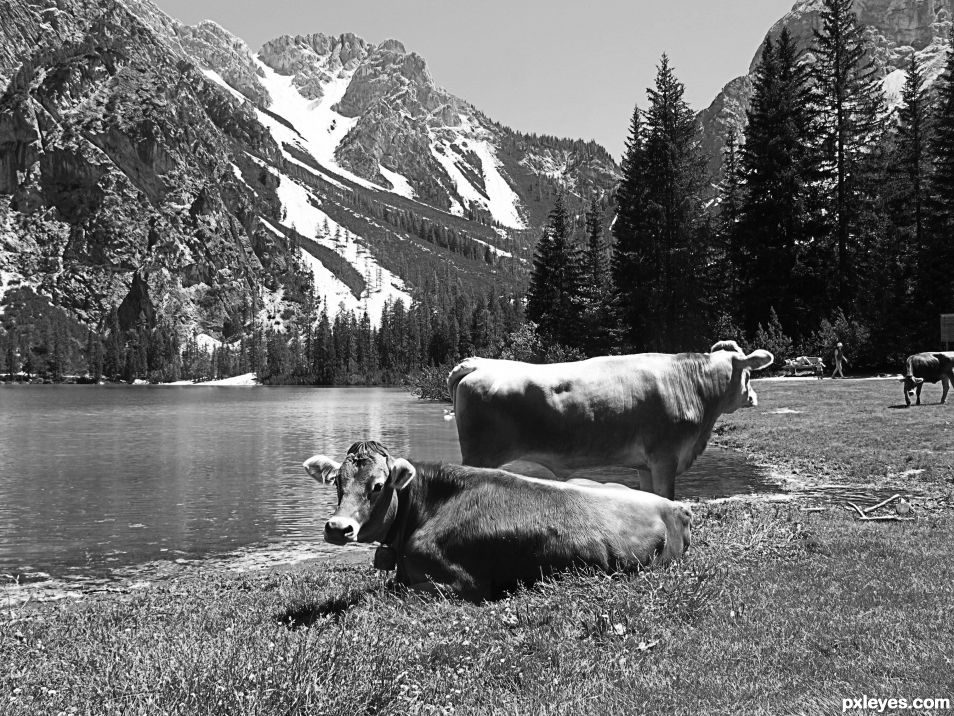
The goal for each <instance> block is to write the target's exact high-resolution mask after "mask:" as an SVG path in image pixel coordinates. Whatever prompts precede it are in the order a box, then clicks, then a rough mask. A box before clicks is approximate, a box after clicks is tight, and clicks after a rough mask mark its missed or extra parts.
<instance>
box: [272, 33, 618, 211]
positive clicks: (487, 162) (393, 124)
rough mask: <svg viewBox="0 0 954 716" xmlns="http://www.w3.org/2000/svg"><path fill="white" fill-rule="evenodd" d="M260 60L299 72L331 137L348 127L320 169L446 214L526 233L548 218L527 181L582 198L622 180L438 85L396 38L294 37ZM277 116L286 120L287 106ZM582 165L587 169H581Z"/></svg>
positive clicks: (608, 162)
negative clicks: (333, 169)
mask: <svg viewBox="0 0 954 716" xmlns="http://www.w3.org/2000/svg"><path fill="white" fill-rule="evenodd" d="M259 57H260V59H261V61H262V62H263V63H264V64H265V65H267V66H268V67H269V68H271V69H272V70H274V71H275V72H276V73H278V74H279V75H290V76H291V77H292V85H293V86H294V87H295V88H296V89H297V90H298V92H299V93H300V94H301V95H302V96H303V97H305V98H307V99H309V100H314V101H318V102H324V103H325V106H324V107H323V109H324V110H327V111H325V112H323V113H322V112H316V113H315V116H316V117H317V116H320V117H321V121H323V122H326V123H327V124H328V126H327V127H326V128H325V129H327V130H328V132H327V134H330V135H335V133H336V132H337V131H340V128H341V127H342V126H347V131H346V132H343V133H341V134H340V136H339V137H337V138H336V139H335V141H334V142H333V146H331V147H330V149H329V151H328V152H326V156H324V157H318V160H319V161H320V162H321V161H324V162H330V163H333V164H335V165H337V168H338V169H341V170H344V171H346V172H348V173H350V174H352V175H354V176H355V177H358V178H359V179H363V180H366V181H368V182H370V183H372V184H374V185H376V186H380V187H383V188H385V189H387V190H391V191H394V192H396V193H398V194H401V195H403V196H406V197H409V198H415V199H417V200H419V201H422V202H424V203H427V204H429V205H431V206H433V207H435V208H437V209H440V210H443V211H448V212H452V213H454V214H456V215H458V216H469V217H479V218H481V219H484V220H487V221H492V222H496V223H498V224H500V225H501V226H503V227H507V228H512V229H524V228H528V227H530V226H533V225H537V224H539V221H540V218H541V216H540V211H539V207H538V206H537V204H538V203H539V202H538V201H536V200H535V199H534V198H533V193H534V192H533V188H532V187H531V186H530V185H529V184H528V181H529V182H532V181H533V180H536V181H537V182H540V181H545V182H550V183H555V184H560V185H561V186H562V188H564V189H568V190H570V191H571V192H576V193H579V194H585V193H588V192H589V191H591V190H597V191H608V190H610V189H611V187H612V185H613V183H614V182H615V179H616V176H617V168H616V166H615V163H614V162H613V160H612V159H611V158H610V157H609V155H608V154H606V152H605V151H601V150H600V148H598V147H596V146H595V145H592V146H590V147H588V149H587V150H584V151H581V150H580V146H579V144H578V145H576V146H574V145H573V144H572V143H570V142H565V143H564V144H563V146H562V147H560V148H557V147H556V143H555V142H553V143H551V146H546V143H544V142H539V141H535V138H531V137H524V136H521V135H519V134H518V133H516V132H512V131H511V130H508V129H506V128H504V127H501V126H499V125H496V124H494V123H493V122H491V121H490V120H488V119H487V118H486V117H485V116H484V115H483V114H481V113H480V112H479V111H478V110H477V109H476V108H474V107H473V106H472V105H471V104H469V103H468V102H466V101H464V100H462V99H460V98H458V97H455V96H454V95H452V94H450V93H449V92H447V91H446V90H445V89H443V88H441V87H439V86H438V85H437V84H436V83H435V82H434V80H433V78H432V77H431V75H430V73H429V71H428V69H427V64H426V62H425V61H424V59H423V58H422V57H421V56H420V55H418V54H416V53H414V52H408V51H407V49H406V48H405V47H404V45H403V44H401V43H400V42H398V41H397V40H387V41H385V42H383V43H381V44H380V45H377V46H374V45H370V44H368V43H365V42H364V41H363V40H361V39H360V38H356V37H355V36H354V35H342V36H341V37H337V38H332V37H327V36H325V35H306V36H296V37H287V36H286V37H281V38H278V39H276V40H274V41H272V42H269V43H267V44H266V45H265V46H264V47H263V48H262V51H261V53H260V54H259ZM271 109H273V110H274V111H275V112H276V113H278V114H282V113H283V106H282V101H281V100H280V99H279V101H278V102H277V103H276V104H275V105H273V106H271ZM286 114H287V112H286ZM332 124H333V125H334V126H332ZM518 146H519V150H517V148H518ZM512 150H517V151H512ZM555 154H559V156H554V155H555ZM583 165H585V166H586V171H577V170H576V169H578V168H581V167H582V166H583ZM513 167H516V169H513ZM560 167H562V168H564V169H565V168H567V167H574V169H572V170H569V171H560V169H559V168H560Z"/></svg>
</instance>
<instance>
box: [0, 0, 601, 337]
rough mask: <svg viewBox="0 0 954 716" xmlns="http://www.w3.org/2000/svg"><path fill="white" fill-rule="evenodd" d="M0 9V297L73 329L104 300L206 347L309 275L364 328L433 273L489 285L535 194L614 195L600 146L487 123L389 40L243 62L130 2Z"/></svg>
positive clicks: (231, 40) (522, 235)
mask: <svg viewBox="0 0 954 716" xmlns="http://www.w3.org/2000/svg"><path fill="white" fill-rule="evenodd" d="M0 7H2V9H3V12H2V13H0V14H2V19H0V79H2V80H4V88H5V89H4V91H3V95H2V99H0V130H2V131H0V137H2V139H0V294H2V293H3V291H4V290H6V289H8V288H10V287H14V286H20V285H29V286H31V287H33V288H34V289H35V290H37V291H38V292H39V293H41V294H42V295H45V296H49V297H50V298H51V299H52V300H53V301H54V303H57V304H62V305H63V306H64V307H66V308H68V309H69V310H70V311H71V312H72V313H73V314H74V315H76V316H78V317H79V318H80V319H81V320H82V321H83V322H85V323H86V324H87V325H90V326H92V327H96V328H102V327H103V326H104V325H105V322H106V320H107V318H108V316H109V314H110V311H111V310H112V309H115V308H116V307H118V306H120V305H124V306H126V307H127V308H126V309H125V310H124V311H123V315H124V316H135V317H142V316H145V317H147V318H149V320H159V319H160V318H168V319H170V320H175V322H176V324H177V325H178V326H179V329H180V330H181V331H184V332H186V333H188V332H190V331H201V332H205V333H209V334H211V335H214V336H217V337H221V338H225V337H227V336H226V335H225V331H226V327H227V326H231V327H233V328H234V327H235V326H243V325H244V326H248V325H250V322H254V321H260V322H266V323H267V325H271V326H273V327H282V326H284V325H286V324H287V323H288V321H289V320H291V321H292V322H294V321H295V320H297V319H296V318H295V316H296V315H299V314H304V313H306V311H305V310H304V309H305V304H306V303H307V301H308V300H309V299H307V293H308V290H309V289H308V284H309V282H310V280H311V278H314V281H315V283H316V285H317V289H318V294H319V297H320V298H321V299H322V300H323V302H324V304H325V305H326V306H327V307H328V308H329V311H330V312H332V313H334V311H336V310H337V309H338V307H339V306H342V307H344V308H345V309H347V310H352V311H357V312H361V311H368V312H369V313H371V314H372V316H373V317H375V318H376V317H377V316H379V315H380V311H381V310H383V306H384V305H385V304H386V303H387V302H389V301H394V300H402V301H404V302H405V303H407V302H410V301H411V300H412V297H413V291H414V290H415V289H414V287H415V286H420V285H422V284H423V283H425V282H426V280H427V277H428V276H431V275H434V274H435V273H437V272H439V271H442V270H444V268H445V267H446V266H448V265H451V266H453V267H454V268H455V270H456V275H457V280H458V281H459V282H461V285H462V286H463V287H464V289H465V290H486V288H487V287H488V286H490V285H497V286H499V287H500V289H501V290H509V289H508V287H510V288H516V287H519V286H520V285H521V284H522V282H523V281H524V280H525V275H526V266H527V263H526V262H527V257H528V256H529V251H530V248H531V244H532V241H533V240H534V239H535V238H536V233H537V232H538V231H539V227H540V226H541V224H542V222H543V220H544V218H545V216H546V212H547V211H548V210H549V206H548V204H549V203H550V201H552V197H553V195H554V194H555V192H556V191H557V190H562V189H566V190H568V191H569V192H571V194H572V193H576V194H577V196H578V199H579V203H580V204H581V205H582V203H583V200H584V199H585V198H587V197H588V194H589V193H590V192H597V193H600V194H602V195H603V196H604V200H605V201H607V202H608V201H609V195H610V193H611V191H612V187H613V184H614V183H615V179H616V175H617V172H618V168H617V167H616V165H615V162H613V160H612V158H611V157H609V155H608V153H606V152H605V150H604V149H602V148H600V147H598V146H596V145H593V144H592V143H589V144H588V143H581V142H580V141H579V140H554V139H551V138H548V137H545V136H544V137H543V138H538V137H536V136H533V135H521V134H519V133H517V132H513V131H512V130H509V129H507V128H505V127H503V126H502V125H499V124H497V123H494V122H493V121H491V120H489V119H488V118H487V117H486V116H485V115H483V114H482V113H480V112H479V110H476V109H475V108H474V107H473V106H472V105H470V104H469V103H467V102H465V101H464V100H460V99H459V98H456V97H454V96H453V95H451V94H450V93H448V92H446V90H443V89H442V88H439V87H437V85H436V84H435V83H434V82H433V80H432V78H431V77H430V75H429V72H428V71H427V67H426V63H425V62H424V60H423V58H421V57H420V56H419V55H417V54H416V53H413V52H408V51H407V50H406V48H405V47H404V46H403V44H401V43H400V42H399V41H398V40H386V41H385V42H383V43H381V44H379V45H377V46H374V45H371V44H369V43H366V42H364V41H363V40H361V38H358V37H356V36H354V35H348V34H344V35H339V36H337V37H335V38H332V37H329V36H326V35H322V34H320V33H315V34H312V35H298V36H291V35H289V36H283V37H280V38H276V39H275V40H272V41H270V42H269V43H266V44H265V45H264V46H263V48H262V50H261V51H260V52H258V53H254V52H252V50H251V49H250V48H249V47H248V46H247V44H246V43H244V41H242V40H241V39H240V38H237V37H235V36H234V35H232V34H231V33H229V32H228V31H227V30H225V29H224V28H222V26H221V25H219V24H218V23H216V22H213V21H203V22H201V23H198V24H197V25H195V26H187V25H184V24H182V23H180V22H178V21H176V20H174V19H172V18H170V17H169V16H168V15H166V14H165V13H163V12H162V11H161V10H159V9H158V8H157V7H156V6H155V5H153V4H152V3H151V2H149V1H148V0H107V1H106V2H103V3H98V4H97V5H96V6H95V7H94V8H90V7H89V6H88V5H86V4H84V3H82V2H78V0H56V2H50V3H44V4H43V6H42V7H41V5H40V3H39V2H36V1H35V0H0ZM34 45H35V47H34ZM279 70H282V71H284V72H288V73H290V74H283V73H282V72H280V71H279ZM468 287H470V288H468ZM130 303H132V304H133V305H132V307H131V308H130V307H129V305H130ZM144 303H148V304H149V305H148V306H146V305H140V304H144ZM375 314H376V315H375ZM129 320H134V319H129ZM135 320H138V318H136V319H135ZM124 323H128V321H127V320H126V319H124ZM128 327H129V326H127V325H124V326H123V328H124V329H125V328H128Z"/></svg>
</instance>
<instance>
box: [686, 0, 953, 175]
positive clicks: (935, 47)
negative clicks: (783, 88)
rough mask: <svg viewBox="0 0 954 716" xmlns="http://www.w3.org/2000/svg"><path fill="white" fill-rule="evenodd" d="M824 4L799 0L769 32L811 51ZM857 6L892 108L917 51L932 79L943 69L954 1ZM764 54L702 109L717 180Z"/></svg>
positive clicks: (891, 0) (880, 0) (886, 0)
mask: <svg viewBox="0 0 954 716" xmlns="http://www.w3.org/2000/svg"><path fill="white" fill-rule="evenodd" d="M821 6H822V3H821V0H798V2H796V3H795V4H794V6H793V7H792V9H791V11H790V12H788V13H787V14H786V15H785V16H784V17H782V18H781V19H780V20H779V21H778V22H776V23H775V25H773V26H772V28H771V29H770V30H769V32H768V35H771V36H773V37H775V36H776V35H778V33H779V32H781V30H782V28H785V27H787V28H788V29H789V32H790V33H791V34H792V37H793V38H794V40H795V42H796V44H797V45H798V47H801V48H803V49H805V50H807V49H808V48H809V47H810V46H811V44H812V39H813V30H814V29H820V28H821V20H820V14H819V12H820V9H821ZM854 8H855V12H856V13H857V15H858V19H859V21H860V22H861V23H862V24H863V25H864V26H866V27H867V39H868V42H869V43H870V47H871V51H872V53H873V56H874V58H875V61H876V63H877V64H878V66H879V68H880V72H881V77H882V82H883V86H884V89H885V94H886V97H887V100H888V104H889V106H890V107H896V106H897V105H898V103H899V102H900V91H901V87H902V86H903V84H904V71H905V69H906V68H907V65H908V62H909V60H910V57H911V54H912V53H917V54H918V59H919V60H920V61H921V63H922V65H923V67H924V74H925V77H926V79H927V82H928V84H930V83H931V82H933V81H934V80H935V79H936V78H937V77H938V76H939V75H940V74H941V72H942V70H943V66H944V59H945V52H946V50H947V47H948V46H949V41H948V37H949V35H950V28H951V0H855V2H854ZM760 54H761V50H759V51H758V52H756V55H755V57H754V58H753V60H752V64H751V66H750V68H749V74H748V75H744V76H742V77H737V78H736V79H734V80H732V81H731V82H729V83H728V84H727V85H726V86H725V87H724V88H723V89H722V91H721V92H720V93H719V94H718V96H717V97H716V98H715V100H713V102H712V104H711V105H709V107H708V108H706V109H705V110H703V111H702V112H700V113H699V119H700V122H701V124H702V132H703V147H704V148H705V151H706V155H707V156H708V158H709V169H710V172H711V176H712V177H713V180H714V181H715V182H717V181H718V180H719V177H720V175H721V168H722V151H723V148H724V146H725V138H726V137H727V136H729V133H730V132H732V131H740V130H741V129H742V128H743V127H744V126H745V113H746V110H747V109H748V106H749V100H750V99H751V97H752V78H753V76H754V74H753V73H754V70H755V67H756V65H757V63H758V60H759V57H760Z"/></svg>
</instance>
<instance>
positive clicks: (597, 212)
mask: <svg viewBox="0 0 954 716" xmlns="http://www.w3.org/2000/svg"><path fill="white" fill-rule="evenodd" d="M586 237H587V242H586V253H585V256H584V264H583V293H584V296H585V302H584V316H583V329H584V330H583V333H584V336H585V340H584V341H583V342H582V343H581V345H580V347H581V348H583V350H584V351H586V353H587V354H588V355H601V354H604V353H606V352H608V351H609V349H610V328H611V323H612V316H611V306H612V302H611V298H612V296H611V289H612V276H611V274H610V255H609V247H607V245H606V240H605V239H604V238H603V210H602V207H601V206H600V200H599V198H598V197H597V196H596V194H593V195H592V196H591V197H590V205H589V208H588V209H587V212H586Z"/></svg>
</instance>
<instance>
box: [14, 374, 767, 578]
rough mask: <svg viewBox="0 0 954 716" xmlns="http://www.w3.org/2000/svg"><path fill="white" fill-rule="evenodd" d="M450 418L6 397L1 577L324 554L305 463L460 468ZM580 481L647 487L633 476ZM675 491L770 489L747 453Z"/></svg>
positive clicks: (284, 391) (392, 392)
mask: <svg viewBox="0 0 954 716" xmlns="http://www.w3.org/2000/svg"><path fill="white" fill-rule="evenodd" d="M446 407H447V406H445V405H443V404H438V403H427V402H422V401H419V400H417V399H416V398H414V397H413V396H411V395H409V394H408V393H407V392H405V391H403V390H401V389H386V388H295V387H288V388H281V387H276V388H271V387H269V388H265V387H167V386H155V387H151V386H150V387H146V386H136V387H131V386H130V387H126V386H5V387H0V574H3V573H6V574H30V573H36V572H45V573H47V574H49V575H51V576H52V577H54V578H69V577H71V576H79V575H83V576H88V575H97V576H106V575H109V574H110V573H111V572H112V571H114V570H117V569H119V568H123V567H128V566H129V565H136V564H141V563H146V562H153V561H156V560H176V559H179V560H182V559H189V560H191V559H202V558H206V557H210V556H219V555H225V554H228V553H231V552H234V551H236V550H241V549H248V548H259V547H263V548H267V547H268V546H270V545H276V544H286V545H287V544H288V543H295V544H299V545H300V546H301V547H302V548H304V549H311V548H312V547H313V548H314V550H315V552H316V554H322V553H325V554H327V551H326V549H327V546H325V545H324V544H323V543H322V541H321V534H322V528H323V526H324V521H325V519H327V517H328V516H329V515H330V514H331V513H332V512H333V511H334V506H335V493H334V488H333V487H332V486H331V485H319V484H317V483H315V482H314V481H312V480H311V479H310V478H308V477H307V476H306V475H305V473H304V470H303V469H302V467H301V463H302V461H303V460H305V459H306V458H308V457H310V456H311V455H313V454H315V453H324V454H327V455H330V456H332V457H334V458H335V459H339V460H340V459H341V457H342V456H343V455H344V454H345V452H346V450H347V448H348V446H349V445H350V444H351V443H352V442H354V441H355V440H359V439H365V438H370V439H376V440H378V441H380V442H382V443H383V444H384V445H386V446H387V447H388V448H389V449H390V450H391V451H392V452H393V453H395V454H398V455H405V456H409V457H415V458H417V459H419V460H446V461H459V460H460V449H459V447H458V444H457V431H456V426H455V424H454V422H453V421H446V420H444V410H445V408H446ZM516 467H517V468H518V469H520V470H521V471H526V472H530V473H533V474H537V475H540V476H549V473H547V472H546V471H545V470H542V469H540V468H536V469H532V468H533V466H529V465H524V464H520V465H517V466H516ZM580 474H581V476H587V477H591V478H593V479H602V480H611V481H615V482H625V483H627V484H631V485H638V481H637V480H636V477H635V474H634V473H632V474H631V473H630V472H629V471H626V470H613V471H605V472H601V473H598V474H593V472H581V473H580ZM676 489H677V495H678V496H679V497H680V498H698V497H725V496H729V495H732V494H739V493H749V492H756V491H757V492H762V491H773V490H775V489H776V488H774V487H773V486H771V485H769V484H768V483H767V482H765V480H764V478H763V476H761V475H760V473H759V472H758V471H756V470H755V469H754V468H753V467H752V466H751V465H749V464H747V463H746V462H745V460H744V459H743V458H742V456H741V455H739V454H736V453H731V452H725V451H720V450H717V449H713V448H709V450H708V451H707V452H706V453H705V454H704V455H703V456H702V457H701V458H700V459H699V461H698V462H697V463H696V465H695V466H694V467H693V469H692V470H691V471H690V472H689V473H686V474H685V475H683V476H682V477H680V478H679V479H678V482H677V488H676Z"/></svg>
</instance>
